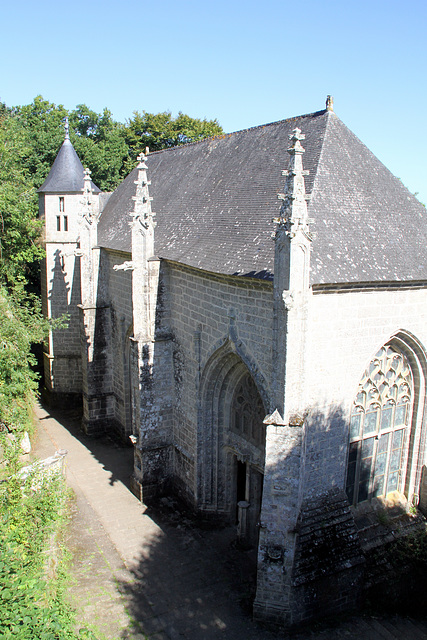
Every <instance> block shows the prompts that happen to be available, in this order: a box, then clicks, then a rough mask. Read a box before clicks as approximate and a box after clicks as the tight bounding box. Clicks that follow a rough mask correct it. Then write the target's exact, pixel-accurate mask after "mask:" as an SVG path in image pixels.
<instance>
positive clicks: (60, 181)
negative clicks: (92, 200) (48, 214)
mask: <svg viewBox="0 0 427 640" xmlns="http://www.w3.org/2000/svg"><path fill="white" fill-rule="evenodd" d="M83 175H84V168H83V165H82V163H81V162H80V159H79V157H78V155H77V153H76V152H75V150H74V147H73V145H72V144H71V141H70V139H69V138H66V139H65V140H64V142H63V143H62V146H61V148H60V149H59V151H58V155H57V156H56V158H55V162H54V163H53V165H52V168H51V170H50V171H49V175H48V176H47V178H46V180H45V181H44V182H43V184H42V186H41V187H40V189H38V190H37V191H38V192H39V193H73V192H76V191H77V192H79V191H82V189H83ZM91 184H92V189H93V191H94V192H95V193H99V189H98V187H97V186H96V184H94V183H93V182H92V183H91Z"/></svg>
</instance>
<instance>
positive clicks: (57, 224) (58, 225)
mask: <svg viewBox="0 0 427 640" xmlns="http://www.w3.org/2000/svg"><path fill="white" fill-rule="evenodd" d="M56 230H57V231H61V216H56Z"/></svg>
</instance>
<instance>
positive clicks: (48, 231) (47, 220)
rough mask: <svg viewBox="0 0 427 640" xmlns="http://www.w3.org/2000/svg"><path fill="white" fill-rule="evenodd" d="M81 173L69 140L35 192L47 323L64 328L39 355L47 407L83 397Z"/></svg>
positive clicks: (96, 201) (96, 204)
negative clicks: (63, 320)
mask: <svg viewBox="0 0 427 640" xmlns="http://www.w3.org/2000/svg"><path fill="white" fill-rule="evenodd" d="M84 175H85V172H84V169H83V165H82V163H81V162H80V159H79V157H78V156H77V153H76V152H75V150H74V147H73V145H72V143H71V140H70V136H69V125H68V119H67V120H66V123H65V139H64V142H63V143H62V146H61V148H60V149H59V152H58V155H57V156H56V159H55V162H54V163H53V165H52V168H51V170H50V172H49V175H48V176H47V178H46V180H45V181H44V183H43V184H42V186H41V187H40V189H39V190H38V193H39V213H40V217H41V218H42V219H44V225H45V238H44V240H45V248H46V258H45V259H44V260H43V264H42V269H41V272H42V276H41V277H42V282H41V293H42V305H43V312H44V314H45V316H46V317H47V318H57V317H59V316H61V315H62V314H64V313H66V314H68V316H69V321H68V328H66V329H60V330H56V331H51V332H50V335H49V337H48V339H47V341H46V342H45V345H44V351H43V360H44V382H45V389H46V392H47V395H48V396H49V401H50V402H51V403H52V404H58V403H61V404H63V403H64V402H67V401H68V402H69V401H70V400H73V401H74V400H75V396H77V395H78V396H79V397H81V393H82V366H81V341H80V321H79V309H78V307H77V305H78V304H80V303H81V287H80V258H79V253H80V252H79V251H78V249H79V244H80V243H79V235H80V218H81V210H82V204H83V203H82V199H83V189H84ZM91 187H92V193H93V196H92V197H93V206H94V208H97V209H99V193H100V190H99V189H98V187H97V186H96V185H94V184H93V183H92V184H91Z"/></svg>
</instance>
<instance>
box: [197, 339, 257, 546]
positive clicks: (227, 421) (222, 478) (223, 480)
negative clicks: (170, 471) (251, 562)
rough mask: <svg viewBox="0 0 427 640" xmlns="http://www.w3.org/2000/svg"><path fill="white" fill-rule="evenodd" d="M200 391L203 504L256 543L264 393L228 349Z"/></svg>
mask: <svg viewBox="0 0 427 640" xmlns="http://www.w3.org/2000/svg"><path fill="white" fill-rule="evenodd" d="M201 391H202V406H201V414H200V421H199V437H198V503H199V508H200V509H201V510H202V511H204V512H206V513H208V512H211V513H215V514H218V515H219V516H222V517H223V519H226V520H227V521H229V522H231V523H233V524H236V525H238V532H239V537H240V539H241V540H242V542H245V543H246V544H248V545H249V546H253V545H256V543H257V540H258V519H259V512H260V509H261V499H262V486H263V474H264V461H265V427H264V425H263V419H264V417H265V415H266V412H265V401H264V400H263V396H264V395H265V394H264V393H263V394H262V395H261V393H262V390H261V392H260V390H259V387H258V386H257V385H256V384H255V381H254V379H253V377H252V376H251V374H250V372H249V370H248V368H247V367H246V365H245V364H244V363H243V361H242V360H241V358H240V357H239V356H238V355H237V354H236V353H235V352H230V351H229V350H228V349H222V350H220V352H218V353H217V354H216V355H215V356H214V357H213V358H212V359H211V361H210V362H209V363H208V365H207V367H206V369H205V373H204V376H203V380H202V385H201Z"/></svg>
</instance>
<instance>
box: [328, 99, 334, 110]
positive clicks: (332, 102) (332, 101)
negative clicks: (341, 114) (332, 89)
mask: <svg viewBox="0 0 427 640" xmlns="http://www.w3.org/2000/svg"><path fill="white" fill-rule="evenodd" d="M333 110H334V96H327V98H326V111H333Z"/></svg>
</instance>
